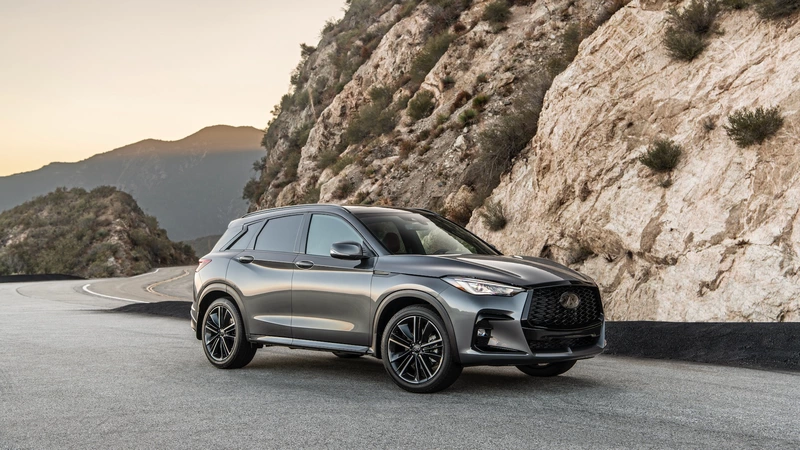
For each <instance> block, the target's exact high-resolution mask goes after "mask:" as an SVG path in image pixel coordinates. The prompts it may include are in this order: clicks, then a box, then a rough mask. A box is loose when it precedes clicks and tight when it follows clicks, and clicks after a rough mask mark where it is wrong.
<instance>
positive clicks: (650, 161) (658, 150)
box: [639, 139, 683, 172]
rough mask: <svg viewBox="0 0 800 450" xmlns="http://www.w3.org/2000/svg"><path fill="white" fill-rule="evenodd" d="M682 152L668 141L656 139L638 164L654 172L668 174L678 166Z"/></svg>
mask: <svg viewBox="0 0 800 450" xmlns="http://www.w3.org/2000/svg"><path fill="white" fill-rule="evenodd" d="M681 154H683V150H682V149H681V146H680V145H678V144H676V143H674V142H672V140H669V139H656V140H655V142H653V144H652V145H650V148H648V149H647V152H646V153H645V154H644V155H642V156H640V157H639V162H641V163H642V164H644V165H645V166H647V167H649V168H650V169H651V170H653V171H654V172H669V171H671V170H672V169H674V168H675V167H677V166H678V163H679V162H680V160H681Z"/></svg>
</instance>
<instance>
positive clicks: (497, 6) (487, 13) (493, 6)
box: [481, 0, 511, 24]
mask: <svg viewBox="0 0 800 450" xmlns="http://www.w3.org/2000/svg"><path fill="white" fill-rule="evenodd" d="M510 17H511V8H510V7H509V5H508V2H507V1H506V0H497V1H494V2H492V3H489V4H488V5H486V8H484V10H483V15H482V16H481V19H483V20H485V21H487V22H491V23H493V24H501V23H506V22H507V21H508V19H509V18H510Z"/></svg>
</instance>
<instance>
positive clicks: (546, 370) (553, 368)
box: [517, 361, 577, 377]
mask: <svg viewBox="0 0 800 450" xmlns="http://www.w3.org/2000/svg"><path fill="white" fill-rule="evenodd" d="M576 362H577V361H562V362H555V363H549V364H531V365H528V366H517V369H519V370H521V371H522V372H523V373H526V374H528V375H530V376H532V377H555V376H558V375H561V374H562V373H564V372H566V371H568V370H569V369H572V366H574V365H575V363H576Z"/></svg>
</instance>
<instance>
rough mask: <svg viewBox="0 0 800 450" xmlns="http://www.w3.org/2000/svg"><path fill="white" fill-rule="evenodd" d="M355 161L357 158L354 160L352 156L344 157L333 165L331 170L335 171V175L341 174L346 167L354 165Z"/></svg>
mask: <svg viewBox="0 0 800 450" xmlns="http://www.w3.org/2000/svg"><path fill="white" fill-rule="evenodd" d="M354 161H355V158H353V157H352V156H350V155H347V156H342V157H341V158H339V159H338V160H337V161H336V162H335V163H333V164H332V165H331V170H332V171H333V174H334V175H336V174H338V173H339V172H341V171H342V170H343V169H344V168H345V167H347V166H349V165H350V164H353V162H354Z"/></svg>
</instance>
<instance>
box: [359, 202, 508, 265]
mask: <svg viewBox="0 0 800 450" xmlns="http://www.w3.org/2000/svg"><path fill="white" fill-rule="evenodd" d="M356 216H357V217H358V219H359V220H361V222H363V223H364V225H366V226H367V228H369V230H370V231H371V232H372V234H373V235H374V236H375V237H376V238H377V239H378V240H379V241H381V244H383V246H384V247H385V248H386V250H388V251H389V252H390V253H392V254H394V255H398V254H405V253H408V254H415V255H446V254H478V255H496V254H497V252H496V251H495V250H494V249H492V248H491V247H489V246H488V245H486V243H484V242H482V241H481V240H480V239H478V238H477V237H476V236H475V235H473V234H472V233H470V232H469V231H467V230H465V229H464V228H461V227H459V226H458V225H456V224H454V223H452V222H450V221H447V220H445V219H443V218H441V217H440V216H437V215H435V214H420V213H413V212H397V213H381V214H374V213H369V214H359V213H356Z"/></svg>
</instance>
